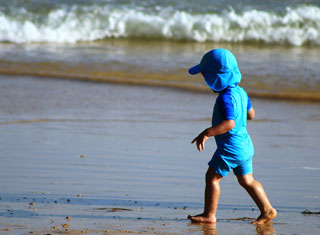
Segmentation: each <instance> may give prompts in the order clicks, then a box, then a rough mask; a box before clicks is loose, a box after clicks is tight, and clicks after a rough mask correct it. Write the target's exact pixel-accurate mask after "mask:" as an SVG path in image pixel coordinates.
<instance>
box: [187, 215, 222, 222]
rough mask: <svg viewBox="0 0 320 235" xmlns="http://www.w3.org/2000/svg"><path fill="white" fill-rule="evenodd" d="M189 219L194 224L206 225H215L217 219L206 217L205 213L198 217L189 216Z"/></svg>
mask: <svg viewBox="0 0 320 235" xmlns="http://www.w3.org/2000/svg"><path fill="white" fill-rule="evenodd" d="M188 219H189V220H191V222H192V223H206V224H215V223H216V222H217V219H216V217H215V216H206V215H205V214H204V213H203V214H200V215H196V216H191V215H188Z"/></svg>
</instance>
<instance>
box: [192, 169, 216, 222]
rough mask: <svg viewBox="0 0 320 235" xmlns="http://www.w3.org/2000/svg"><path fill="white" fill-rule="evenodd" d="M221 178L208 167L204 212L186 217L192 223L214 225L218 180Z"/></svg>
mask: <svg viewBox="0 0 320 235" xmlns="http://www.w3.org/2000/svg"><path fill="white" fill-rule="evenodd" d="M221 179H222V176H221V175H219V174H217V173H215V172H214V171H213V170H212V169H211V168H210V167H209V168H208V171H207V173H206V188H205V195H204V200H205V202H204V212H203V213H202V214H200V215H196V216H190V215H189V216H188V219H190V220H191V221H192V222H194V223H216V212H217V208H218V200H219V196H220V184H219V182H220V180H221Z"/></svg>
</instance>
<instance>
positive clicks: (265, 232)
mask: <svg viewBox="0 0 320 235" xmlns="http://www.w3.org/2000/svg"><path fill="white" fill-rule="evenodd" d="M256 230H257V235H271V234H272V235H274V234H277V233H276V230H275V229H274V228H273V226H272V223H267V224H257V225H256Z"/></svg>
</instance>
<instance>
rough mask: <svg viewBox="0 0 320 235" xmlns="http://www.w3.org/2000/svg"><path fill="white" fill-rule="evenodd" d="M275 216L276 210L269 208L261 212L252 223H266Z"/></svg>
mask: <svg viewBox="0 0 320 235" xmlns="http://www.w3.org/2000/svg"><path fill="white" fill-rule="evenodd" d="M276 216H277V211H276V210H275V209H274V208H271V209H270V210H269V211H268V212H267V213H266V214H261V215H260V216H259V217H258V218H257V219H256V221H254V222H252V224H266V223H268V222H270V221H271V220H273V219H274V218H275V217H276Z"/></svg>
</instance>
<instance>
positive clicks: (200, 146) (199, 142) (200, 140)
mask: <svg viewBox="0 0 320 235" xmlns="http://www.w3.org/2000/svg"><path fill="white" fill-rule="evenodd" d="M208 138H209V137H208V136H207V130H204V131H203V132H201V134H200V135H198V136H197V137H196V138H194V140H192V142H191V144H193V143H194V142H196V145H197V149H198V150H199V152H201V151H202V150H204V143H205V142H206V141H207V139H208Z"/></svg>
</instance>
